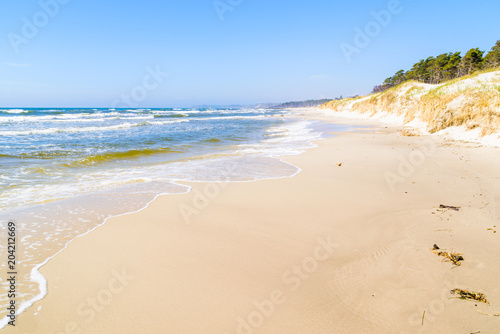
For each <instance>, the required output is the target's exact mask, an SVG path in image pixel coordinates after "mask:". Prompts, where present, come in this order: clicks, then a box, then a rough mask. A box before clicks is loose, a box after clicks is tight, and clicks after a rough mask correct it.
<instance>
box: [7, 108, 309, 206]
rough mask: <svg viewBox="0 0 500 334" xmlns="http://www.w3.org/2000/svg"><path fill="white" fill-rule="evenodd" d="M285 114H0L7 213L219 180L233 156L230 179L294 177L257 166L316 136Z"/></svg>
mask: <svg viewBox="0 0 500 334" xmlns="http://www.w3.org/2000/svg"><path fill="white" fill-rule="evenodd" d="M284 114H286V112H283V111H276V110H227V109H224V110H222V109H221V110H207V109H198V110H195V109H133V110H132V109H130V110H127V109H117V110H114V109H0V170H1V172H0V193H1V195H0V210H2V211H4V210H11V209H16V208H20V207H26V206H29V205H34V204H38V203H45V202H47V201H50V200H56V199H57V200H59V199H64V198H70V197H73V196H76V195H81V194H87V193H91V192H95V191H100V190H109V189H112V188H113V187H117V186H122V185H126V184H130V183H137V182H147V181H158V180H162V181H174V180H177V181H179V180H188V181H211V180H218V177H219V176H220V175H218V169H220V166H221V164H222V165H224V166H227V163H228V159H232V160H231V161H230V163H232V164H234V165H238V168H234V170H233V172H232V175H231V176H230V177H229V178H230V179H231V180H253V179H259V178H269V177H283V176H287V175H286V174H293V171H292V170H286V171H283V170H281V171H280V170H279V169H280V167H276V166H274V167H273V164H276V163H277V162H276V161H274V162H272V163H271V161H270V160H268V161H267V162H268V164H267V165H266V163H263V160H262V159H256V157H259V158H264V157H268V158H269V157H275V156H280V155H286V154H293V153H296V151H297V150H300V149H303V148H306V147H308V146H309V145H310V140H312V139H315V138H317V136H318V133H316V132H314V131H312V130H311V129H309V128H308V122H305V121H298V120H296V119H294V120H292V119H289V118H287V117H283V116H284ZM252 159H253V160H252ZM253 164H255V166H252V165H253ZM254 167H255V168H254ZM282 167H284V166H281V168H282ZM286 169H290V168H288V167H287V168H286ZM292 169H293V168H292ZM238 171H239V172H238ZM225 176H226V177H227V175H225Z"/></svg>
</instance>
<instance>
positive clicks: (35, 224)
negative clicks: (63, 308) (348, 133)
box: [0, 109, 344, 328]
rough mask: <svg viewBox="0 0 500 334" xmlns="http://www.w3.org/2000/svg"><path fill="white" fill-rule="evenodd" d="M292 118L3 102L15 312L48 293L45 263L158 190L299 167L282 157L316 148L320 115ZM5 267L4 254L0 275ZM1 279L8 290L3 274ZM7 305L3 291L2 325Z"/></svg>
mask: <svg viewBox="0 0 500 334" xmlns="http://www.w3.org/2000/svg"><path fill="white" fill-rule="evenodd" d="M287 116H288V112H287V111H278V110H228V109H220V110H207V109H198V110H196V109H133V110H127V109H117V110H112V109H0V222H1V224H0V239H1V240H7V239H6V238H7V230H6V223H7V222H9V221H14V222H15V223H16V225H17V240H16V241H17V247H18V249H19V251H18V253H17V258H16V261H17V268H16V269H17V270H18V272H19V274H18V277H17V280H18V294H17V303H18V305H19V308H18V314H19V313H22V312H23V310H25V309H27V308H28V307H31V306H33V305H34V303H36V301H38V300H40V299H42V298H43V297H44V296H45V295H46V293H47V287H48V284H47V281H46V279H45V278H44V277H43V275H41V273H40V272H39V271H38V269H39V268H40V267H41V266H43V265H44V264H45V263H46V262H47V261H49V260H50V259H51V258H52V257H54V256H55V255H57V254H58V253H59V252H61V251H63V250H64V249H65V248H66V247H67V245H68V244H69V243H70V242H72V241H73V240H75V239H76V238H78V237H79V236H82V235H85V234H87V233H90V232H91V231H93V230H94V229H95V228H98V227H99V226H101V225H102V224H104V223H105V222H106V220H107V219H109V218H110V217H114V216H117V215H122V214H126V213H130V212H135V211H139V210H142V209H144V208H145V207H147V206H148V205H149V204H150V203H151V202H152V201H153V200H154V199H155V198H156V197H157V196H159V195H160V194H180V193H186V192H189V191H190V190H191V188H190V187H189V186H187V185H185V184H184V183H183V181H191V182H196V181H206V182H216V183H217V182H226V181H254V180H261V179H270V178H282V177H291V176H293V175H295V174H297V173H298V172H299V171H300V169H299V168H297V167H296V166H293V165H291V164H288V163H286V162H283V161H282V160H280V157H282V156H286V155H291V154H299V153H301V152H302V151H303V150H305V149H307V148H310V147H313V146H314V145H313V143H312V140H315V139H319V138H320V137H321V136H322V133H321V130H319V129H320V128H319V127H318V125H317V124H315V123H314V122H311V121H307V120H301V119H298V118H295V117H287ZM343 129H344V128H343V127H342V126H339V127H338V128H337V130H338V131H341V130H343ZM216 185H217V184H216ZM187 204H190V203H187ZM191 204H192V203H191ZM170 223H172V224H185V223H189V222H187V221H179V222H170ZM5 254H6V247H5V243H4V242H1V243H0V256H2V257H5ZM5 265H6V261H0V271H1V272H6V267H5ZM0 285H1V286H2V291H7V290H8V289H6V287H7V285H8V282H6V281H4V280H3V278H2V277H0ZM8 303H9V299H8V297H7V294H6V293H1V294H0V328H2V327H3V326H5V325H6V321H7V319H8V318H6V317H5V315H6V314H7V309H6V306H7V305H8Z"/></svg>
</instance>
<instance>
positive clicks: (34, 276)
mask: <svg viewBox="0 0 500 334" xmlns="http://www.w3.org/2000/svg"><path fill="white" fill-rule="evenodd" d="M287 117H291V116H290V115H287ZM293 118H294V117H293ZM299 119H300V120H303V121H304V120H305V119H304V118H299ZM313 132H314V131H313ZM319 139H321V138H319ZM307 145H310V146H308V147H297V149H296V150H297V151H296V152H297V153H292V152H290V151H288V152H287V153H284V154H282V155H279V156H269V157H263V158H264V159H266V158H267V159H272V160H276V161H279V163H281V164H284V165H288V166H290V168H292V169H295V171H294V172H293V174H290V175H283V176H268V177H263V176H258V178H257V179H249V180H225V179H226V178H231V177H232V175H230V174H231V172H232V171H234V170H230V169H228V170H224V173H223V174H221V175H219V177H220V179H219V180H218V181H212V182H211V183H213V182H215V183H218V184H220V183H247V182H256V181H260V180H273V179H282V178H292V177H294V176H296V175H297V174H299V173H300V172H301V169H300V168H298V167H296V166H294V165H293V164H291V163H288V162H286V161H284V160H282V157H286V156H289V155H292V156H293V155H300V154H302V152H304V151H306V150H307V149H309V148H312V147H315V144H313V141H312V140H309V142H308V144H307ZM243 157H244V155H243ZM261 158H262V157H261ZM207 160H210V159H208V158H207ZM254 177H255V176H254ZM223 179H224V180H223ZM155 182H159V183H162V184H163V183H165V184H168V185H169V186H174V187H176V186H178V187H181V188H185V190H184V191H182V192H180V191H178V190H179V189H175V190H176V191H175V192H161V191H160V192H158V191H159V190H158V189H156V190H154V191H153V190H152V191H150V192H149V193H148V195H151V199H141V200H140V201H138V203H142V204H140V205H139V206H138V209H133V210H131V211H125V208H123V210H118V211H121V212H119V213H108V214H105V215H104V216H103V218H102V220H100V219H99V218H97V217H94V218H95V219H93V221H94V220H95V222H93V223H92V224H91V225H89V228H88V229H87V230H86V232H84V233H81V234H76V235H74V236H72V237H71V238H69V239H68V241H67V242H65V243H64V244H61V245H60V246H61V247H60V249H59V248H57V246H56V250H55V251H54V252H49V254H50V255H49V256H48V257H45V258H43V261H42V262H40V263H36V264H35V265H34V266H31V267H30V268H31V270H30V272H29V277H30V280H29V281H25V280H23V279H19V278H18V284H19V283H20V284H21V285H24V284H26V283H29V284H32V285H37V286H38V287H39V289H38V290H37V294H36V295H35V296H34V297H32V298H30V299H29V300H26V301H23V302H20V304H19V306H18V307H17V312H16V313H19V314H16V317H19V316H21V315H22V314H23V313H24V312H25V311H26V310H27V309H28V308H30V307H32V306H33V304H34V303H36V302H39V301H41V300H43V299H44V298H45V296H46V295H47V279H46V277H45V276H44V275H42V274H41V273H40V268H42V267H44V266H45V265H46V264H47V263H48V262H49V261H51V260H52V259H53V258H54V257H56V256H57V255H59V254H60V253H62V252H63V251H64V250H66V249H67V248H68V246H69V245H70V244H71V243H72V242H74V241H75V240H77V239H79V238H80V237H85V236H86V235H88V234H90V233H91V232H93V231H95V230H97V229H98V228H100V227H102V226H104V225H105V224H106V223H107V222H108V220H110V219H112V218H117V217H121V216H125V215H128V214H134V213H138V212H141V211H143V210H146V209H147V208H148V207H149V206H150V205H151V204H152V203H153V202H154V201H155V200H156V199H158V198H159V197H161V196H166V195H174V194H186V193H189V192H190V191H191V189H192V185H190V184H197V183H202V184H205V183H208V182H209V181H195V180H192V181H185V180H183V179H168V180H165V181H148V182H146V183H147V184H151V183H155ZM141 185H142V184H140V185H139V186H141ZM128 186H130V185H124V186H120V187H118V188H117V189H114V190H113V191H109V190H107V191H104V192H101V191H98V192H95V193H89V194H82V195H79V196H76V197H72V198H64V199H60V200H56V201H52V202H49V203H47V204H45V205H49V206H50V207H52V206H58V205H69V207H68V209H69V208H72V206H75V208H76V207H78V205H77V204H75V203H77V202H80V201H82V202H84V203H87V204H86V206H88V203H92V202H95V199H94V197H95V196H99V195H102V194H108V195H115V194H114V193H118V192H120V190H122V191H127V190H126V188H127V187H128ZM130 194H132V195H134V194H136V196H137V197H139V195H140V192H139V193H135V192H131V193H130ZM62 203H64V204H62ZM94 204H96V203H94ZM108 204H113V203H108ZM42 206H43V204H35V205H32V206H28V207H26V208H15V209H13V210H11V211H8V212H7V213H6V214H4V216H5V217H7V214H9V215H14V216H15V215H16V214H19V213H21V215H22V216H23V215H25V213H26V212H31V211H34V210H35V211H37V209H38V208H41V207H42ZM135 206H137V205H135ZM73 209H74V208H73ZM49 211H50V210H49ZM106 216H107V217H106ZM24 218H26V217H24ZM67 219H68V220H70V219H71V218H67ZM13 220H14V221H15V220H16V219H13ZM27 237H32V236H31V235H29V236H27ZM46 251H47V250H46ZM21 262H26V261H19V263H21ZM21 271H22V270H21ZM9 320H10V319H9V318H8V317H7V316H6V317H4V318H3V319H0V330H2V329H4V328H5V327H6V326H7V325H8V322H9ZM7 328H8V327H7Z"/></svg>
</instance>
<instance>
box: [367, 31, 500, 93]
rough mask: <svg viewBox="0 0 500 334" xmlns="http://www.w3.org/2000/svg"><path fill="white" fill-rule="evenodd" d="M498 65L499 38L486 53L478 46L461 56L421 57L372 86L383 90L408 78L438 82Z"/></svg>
mask: <svg viewBox="0 0 500 334" xmlns="http://www.w3.org/2000/svg"><path fill="white" fill-rule="evenodd" d="M497 67H500V40H499V41H497V43H496V44H495V46H493V47H492V48H491V51H489V52H488V53H487V54H486V55H485V52H484V51H481V50H479V49H478V48H474V49H470V50H469V51H468V52H467V53H466V54H465V55H464V56H463V57H462V54H461V52H454V53H453V52H450V53H443V54H441V55H439V56H437V57H429V58H427V59H422V60H420V61H419V62H418V63H416V64H415V65H413V67H412V68H411V69H410V70H408V71H406V72H405V71H404V70H400V71H398V72H396V74H394V75H393V76H392V77H389V78H387V79H385V81H384V82H383V83H382V84H381V85H378V86H375V87H374V88H373V93H380V92H383V91H385V90H387V89H389V88H391V87H394V86H397V85H399V84H401V83H403V82H406V81H409V80H416V81H419V82H423V83H429V84H439V83H442V82H445V81H448V80H452V79H455V78H460V77H463V76H466V75H469V74H472V73H474V72H476V71H479V70H488V69H492V68H497Z"/></svg>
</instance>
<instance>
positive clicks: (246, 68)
mask: <svg viewBox="0 0 500 334" xmlns="http://www.w3.org/2000/svg"><path fill="white" fill-rule="evenodd" d="M216 1H218V2H214V0H176V1H168V0H144V1H116V0H106V1H96V0H41V1H28V0H26V1H19V0H3V1H2V2H1V4H0V50H1V52H0V106H3V107H110V106H111V105H113V104H116V101H117V100H119V101H122V102H123V101H124V100H123V96H135V97H134V98H133V99H132V100H133V101H132V102H133V105H134V106H138V107H169V106H171V107H190V106H193V105H199V104H253V103H258V102H284V101H289V100H303V99H319V98H324V97H335V96H339V95H343V96H348V95H354V94H366V93H369V92H370V90H371V89H372V87H373V86H374V85H376V84H378V83H380V82H381V81H383V80H384V79H385V78H386V77H387V76H390V75H392V74H393V73H394V72H396V71H397V70H399V69H407V68H409V67H411V65H412V64H413V63H415V62H416V61H418V60H419V59H422V58H426V57H428V56H430V55H437V54H440V53H444V52H449V51H462V52H466V51H467V50H468V49H470V48H472V47H479V48H481V49H482V50H489V49H490V48H491V47H492V46H493V45H494V44H495V42H496V41H497V40H499V39H500V20H498V14H499V13H500V4H499V3H498V2H496V1H481V0H479V1H474V2H470V1H462V0H456V1H435V0H434V1H431V0H400V1H398V0H389V1H387V0H383V1H352V2H347V1H332V0H310V1H289V0H287V1H284V0H216ZM44 4H45V5H44ZM54 4H57V7H58V8H56V6H55V5H54ZM215 4H217V5H218V8H219V12H218V11H217V10H216V8H215V7H216V6H215ZM44 8H45V9H44ZM388 8H392V10H393V13H391V12H385V13H390V17H388V16H383V15H382V19H383V20H381V21H379V22H380V23H378V22H377V21H376V20H375V18H374V16H373V12H376V13H380V12H381V11H388ZM49 14H51V15H49ZM221 17H222V18H223V20H222V19H221ZM29 25H32V27H34V28H35V29H36V30H37V31H33V30H30V29H29ZM377 25H378V27H377ZM27 27H28V28H27ZM357 28H359V30H361V31H363V32H364V33H366V32H367V29H368V32H369V33H370V35H371V36H368V40H366V39H364V40H363V39H361V40H358V44H356V43H355V37H356V34H357V33H356V31H357V30H356V29H357ZM370 29H372V30H370ZM359 30H358V31H359ZM358 39H359V36H358ZM360 41H361V42H363V43H359V42H360ZM341 45H344V47H345V45H350V46H353V47H354V48H356V49H357V51H356V53H352V54H350V56H349V57H348V58H350V61H348V59H347V58H346V56H345V54H344V53H343V51H342V49H341ZM351 50H352V49H351ZM16 51H17V52H16ZM151 71H153V72H154V71H159V72H160V73H161V75H160V76H159V77H158V76H157V78H156V80H155V79H154V78H153V77H152V76H151V75H150V72H151ZM165 73H168V75H165ZM158 79H159V80H158Z"/></svg>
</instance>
